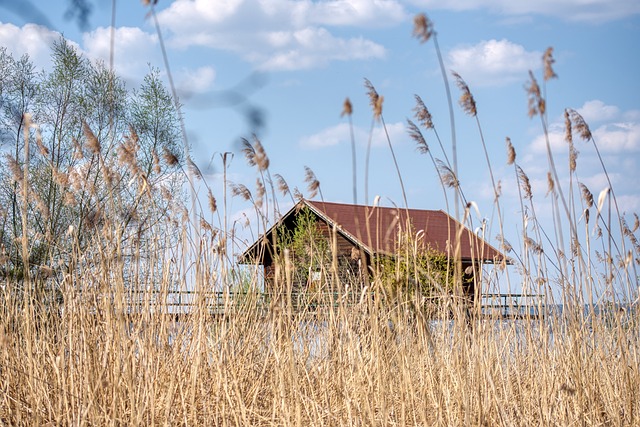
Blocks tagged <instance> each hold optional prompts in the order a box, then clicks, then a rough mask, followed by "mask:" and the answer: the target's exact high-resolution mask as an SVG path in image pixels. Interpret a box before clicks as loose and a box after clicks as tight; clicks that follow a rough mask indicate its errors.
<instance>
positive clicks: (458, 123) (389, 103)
mask: <svg viewBox="0 0 640 427" xmlns="http://www.w3.org/2000/svg"><path fill="white" fill-rule="evenodd" d="M81 3H82V2H81ZM70 4H71V2H70V1H63V0H52V1H47V2H36V1H35V0H31V1H28V0H24V1H22V2H12V1H9V0H0V46H4V47H6V48H7V49H8V50H9V52H12V53H13V54H15V55H21V54H23V53H28V54H29V55H30V56H31V58H32V59H33V61H34V62H35V63H36V64H37V65H38V66H39V67H43V68H46V67H47V66H49V55H50V51H49V46H50V45H51V43H52V42H53V41H54V40H55V39H56V38H58V37H59V36H60V34H62V35H63V36H64V37H66V38H67V39H68V40H70V41H71V42H73V43H74V44H75V45H76V46H77V47H78V49H79V50H80V51H81V52H83V53H84V54H85V55H87V56H88V57H89V58H91V59H93V60H104V61H106V62H107V63H108V61H109V55H110V52H111V47H110V46H111V42H110V35H111V24H112V22H115V27H114V34H115V42H114V51H113V54H114V65H115V70H116V72H117V73H118V74H119V75H120V76H122V77H123V78H124V79H125V81H126V82H127V84H128V85H129V87H136V86H137V85H138V84H139V83H140V82H141V80H142V78H143V77H144V75H145V74H146V73H147V72H148V71H149V67H150V66H153V67H157V68H159V69H160V70H161V73H162V75H163V76H164V78H165V79H166V78H167V75H168V70H167V67H166V66H165V64H164V62H163V57H162V51H161V43H160V37H159V34H158V31H157V29H156V27H155V21H154V19H153V15H152V14H151V13H150V11H151V9H150V7H149V6H147V5H145V4H143V2H140V1H135V0H133V1H132V0H128V1H126V2H125V1H119V2H116V4H115V11H116V14H115V17H114V16H113V15H112V11H113V9H112V7H113V3H112V2H111V1H107V0H93V1H91V0H86V1H85V2H84V3H83V4H87V5H89V6H90V10H89V11H88V14H87V16H86V17H87V20H86V22H84V23H83V22H82V21H81V20H79V19H78V14H75V15H74V14H72V13H69V10H70V9H69V5H70ZM154 10H155V13H156V16H157V22H158V24H159V28H160V35H161V37H162V40H163V42H164V44H165V46H166V53H167V58H168V62H169V67H170V72H171V75H172V77H173V80H174V83H175V87H176V90H177V92H178V94H179V97H180V102H181V104H182V105H183V111H182V113H183V115H184V120H185V125H186V129H187V135H188V141H189V144H190V145H191V152H192V157H193V159H194V161H195V162H196V164H197V165H198V166H199V168H200V169H201V171H202V172H203V175H204V179H205V181H206V183H207V184H208V185H209V186H210V187H211V189H212V192H213V194H214V195H215V196H216V198H217V199H218V200H219V201H221V200H222V198H223V181H222V179H221V176H222V172H223V171H222V162H221V154H222V153H225V152H230V153H233V158H232V160H231V162H230V164H229V168H228V179H229V180H230V181H232V182H233V183H236V184H244V185H246V186H247V187H248V188H249V189H254V187H255V180H256V177H257V173H256V171H255V169H252V168H250V167H248V166H247V165H246V162H245V160H244V158H243V155H242V153H241V152H240V150H239V148H240V145H239V141H240V139H241V138H249V139H250V138H251V136H252V135H253V134H255V135H256V136H257V137H258V138H259V139H260V141H261V142H262V145H263V146H264V148H265V150H266V152H267V155H268V157H269V159H270V170H271V173H272V174H276V173H277V174H280V175H281V176H282V177H284V179H285V180H286V181H287V183H288V185H289V187H290V188H292V189H293V188H294V187H297V188H298V189H299V190H300V191H301V192H302V193H303V194H307V184H306V183H305V181H304V178H305V166H307V167H309V168H310V169H311V170H313V172H314V173H315V175H316V177H317V179H318V180H319V181H320V188H321V191H322V195H323V197H324V199H325V200H327V201H336V202H353V185H352V174H353V169H352V158H351V137H350V135H351V131H350V125H349V120H348V118H347V117H345V116H341V112H342V110H343V103H344V100H345V98H347V97H348V98H349V99H350V100H351V103H352V105H353V115H352V117H351V118H352V123H353V126H354V137H355V144H356V152H357V163H356V164H357V166H356V174H357V181H358V182H357V187H356V188H357V192H358V202H360V203H363V202H365V198H364V197H365V191H364V190H365V184H364V181H365V173H364V171H365V169H366V168H365V159H366V153H367V147H368V144H369V142H370V143H371V148H370V157H369V166H368V170H369V174H368V175H369V179H368V191H367V194H366V195H367V196H368V198H367V202H368V203H372V202H373V200H374V198H375V197H376V196H380V199H379V200H380V203H381V204H382V205H386V206H392V205H398V206H402V205H403V204H404V201H403V196H402V187H401V186H400V181H399V179H398V175H397V172H396V169H395V167H394V162H393V160H392V156H391V151H390V149H389V143H388V140H387V137H386V135H388V138H389V140H390V141H391V145H392V147H393V154H394V155H395V156H396V160H397V163H398V166H399V169H400V173H401V176H402V182H403V184H404V190H405V192H406V196H407V202H408V205H409V206H410V207H412V208H425V209H445V207H446V202H445V199H444V196H443V191H442V188H441V186H440V184H439V178H438V174H437V171H436V169H435V168H434V167H433V165H432V163H431V160H430V158H429V156H428V155H425V154H421V153H419V152H418V151H417V149H416V144H415V142H414V141H413V140H412V139H411V138H410V137H409V135H408V133H407V130H406V119H407V118H412V119H413V114H414V112H413V108H414V107H415V100H414V94H418V95H420V96H421V97H422V98H423V100H424V102H425V104H426V106H427V107H428V109H429V111H430V112H431V114H432V116H433V122H434V125H435V128H436V131H437V133H438V135H439V136H440V138H441V141H442V143H443V146H444V149H445V150H446V152H447V154H446V155H447V156H449V157H451V155H452V152H451V150H452V132H451V122H450V120H449V109H448V103H447V96H446V91H445V86H444V84H443V78H442V74H441V72H440V68H439V63H438V57H437V54H436V49H435V46H434V42H433V40H431V41H428V42H427V43H420V41H419V40H417V39H416V38H414V37H412V30H413V18H414V16H415V15H416V14H417V13H426V14H427V16H428V17H429V19H430V20H431V21H432V22H433V24H434V28H435V31H436V32H437V40H438V44H439V47H440V51H441V54H442V59H443V61H444V66H445V69H446V70H447V75H448V80H449V84H450V87H451V94H452V97H453V104H454V105H453V106H454V123H455V134H456V140H457V156H458V159H457V160H458V178H459V181H460V184H461V187H462V189H463V191H464V192H465V195H466V197H467V199H468V200H471V201H474V202H475V203H476V205H477V207H478V209H477V211H476V210H475V209H474V210H473V212H472V215H473V216H474V217H475V218H476V223H479V222H480V221H481V220H482V218H486V219H488V220H489V222H490V223H492V224H496V221H495V219H493V220H492V219H491V218H494V215H495V211H494V209H493V207H494V204H493V189H492V187H491V179H490V175H489V171H488V168H487V162H486V160H485V154H484V151H483V148H482V139H481V136H480V135H482V137H483V138H484V141H485V144H486V147H487V152H488V156H489V159H490V163H491V167H492V172H493V174H494V176H495V180H496V182H498V181H499V182H500V185H501V189H502V195H501V198H500V202H501V208H502V215H503V217H504V222H505V237H507V239H508V240H509V241H510V242H511V244H512V245H513V246H518V245H519V244H521V240H522V239H521V237H520V236H521V228H522V221H521V215H522V208H521V205H520V202H519V199H518V186H517V183H516V181H515V175H514V169H513V166H509V165H507V163H506V159H507V152H506V148H505V147H506V146H505V138H506V137H509V138H510V139H511V141H512V143H513V146H514V148H515V150H516V154H517V157H516V162H517V164H518V165H519V166H520V167H521V168H522V170H523V171H524V172H525V173H526V174H527V175H528V176H529V178H530V180H531V183H532V185H533V200H534V202H535V203H536V214H537V215H538V217H539V218H540V220H541V221H542V222H545V221H546V222H547V223H549V222H550V221H551V212H552V209H551V196H549V195H548V194H547V193H548V191H547V186H548V184H547V172H548V171H549V166H548V163H547V155H546V148H545V147H546V144H545V139H544V134H543V128H542V124H541V120H540V118H539V117H533V118H530V117H529V116H528V106H527V93H526V91H525V85H526V84H527V81H528V80H529V71H532V72H533V74H534V76H535V77H536V79H537V80H538V82H539V83H540V84H542V83H543V78H542V76H543V74H542V73H543V69H542V55H543V53H544V52H545V50H546V49H547V48H549V47H553V49H554V50H553V57H554V59H555V63H554V64H553V68H554V71H555V72H556V74H557V79H551V80H549V81H547V82H546V84H545V88H544V90H545V94H546V95H545V98H546V103H547V104H546V105H547V120H548V133H549V141H550V145H551V147H552V150H553V153H554V157H555V160H556V164H557V167H558V175H559V178H560V181H561V185H562V186H563V187H565V186H567V185H568V172H567V164H568V162H567V151H568V148H567V147H568V146H567V143H566V142H565V141H564V133H565V131H564V116H563V114H564V111H565V109H566V108H571V109H574V110H576V111H578V112H579V113H580V114H581V115H582V116H583V117H584V119H585V120H586V121H587V123H588V124H589V127H590V129H591V131H592V133H593V135H594V138H595V141H596V144H597V148H598V149H599V151H600V154H601V155H602V158H603V160H604V163H605V166H606V168H607V172H608V173H609V176H610V179H611V181H612V184H613V188H614V190H615V194H616V196H617V199H618V203H619V206H620V209H621V210H622V211H623V212H624V213H625V214H626V215H627V218H628V219H627V221H628V222H630V223H633V217H631V215H632V214H633V213H634V212H640V192H639V191H638V182H639V181H640V172H639V171H638V170H639V163H640V83H639V80H638V79H639V77H638V76H640V42H639V41H640V2H638V1H637V0H590V1H585V0H553V1H551V0H537V1H515V2H514V1H511V0H450V1H436V0H406V1H404V0H402V1H401V0H321V1H312V0H300V1H297V0H174V1H169V0H159V1H158V2H157V4H156V5H155V9H154ZM451 71H455V72H457V73H458V74H459V75H460V76H461V77H462V78H463V79H464V80H465V81H466V83H467V84H468V86H469V88H470V90H471V93H472V94H473V96H474V98H475V101H476V103H477V111H478V115H477V118H478V122H479V123H480V127H478V124H477V122H476V120H475V118H473V117H470V116H469V115H466V114H465V113H464V111H463V110H462V109H461V108H460V106H459V105H458V98H459V96H460V91H459V90H458V88H456V87H455V85H454V82H453V80H452V77H451V74H450V72H451ZM365 78H367V79H368V80H369V81H370V82H371V83H372V84H373V86H374V87H375V88H376V90H377V92H378V93H379V94H380V95H382V96H383V97H384V103H383V112H382V118H383V120H384V126H383V123H382V121H380V120H373V112H372V109H371V107H370V105H369V99H368V97H367V94H366V88H365V87H364V79H365ZM167 81H168V80H167ZM385 128H386V129H385ZM479 129H480V130H481V134H480V131H479ZM423 133H424V135H425V137H426V140H427V143H428V144H429V147H430V150H431V152H432V154H433V156H434V157H435V158H438V159H444V154H443V152H442V150H441V149H440V147H439V145H438V142H437V140H436V139H435V134H434V132H433V131H427V130H423ZM575 145H576V149H577V150H578V152H579V155H578V158H577V171H576V178H577V179H578V180H579V181H580V182H581V183H583V184H585V185H586V186H587V187H588V188H589V190H590V191H591V192H592V193H593V194H594V197H596V199H597V197H598V195H599V194H600V193H601V192H602V191H603V190H604V189H605V188H607V187H608V185H609V184H608V182H607V180H606V176H605V174H604V173H603V169H602V166H601V165H600V161H599V159H598V157H597V155H596V152H595V149H594V145H593V144H592V143H587V142H584V141H581V140H579V138H577V137H575ZM229 156H231V155H229ZM229 158H231V157H229ZM199 185H200V187H201V188H202V187H203V184H202V183H201V184H199ZM450 197H452V196H450ZM280 199H281V200H280V202H281V210H282V211H283V212H284V211H286V209H287V208H288V207H289V206H291V200H290V199H288V198H286V197H281V198H280ZM287 200H288V201H287ZM577 203H579V202H577ZM251 210H252V209H251V207H250V206H248V205H247V204H246V203H245V202H243V201H242V200H241V199H239V198H232V197H230V198H229V200H228V207H227V211H228V213H229V217H230V222H234V221H235V222H237V224H239V225H238V230H239V235H240V236H243V237H242V238H243V239H247V240H251V238H252V236H254V232H255V231H254V230H256V229H255V228H253V227H252V231H251V232H248V231H246V230H245V231H244V232H243V231H242V230H241V228H242V225H241V224H244V222H245V218H247V217H248V218H254V217H255V215H252V214H251ZM451 213H453V212H451ZM495 227H497V225H496V226H494V229H493V231H491V233H490V236H489V240H490V242H491V243H493V244H496V240H495V235H496V234H497V231H496V228H495ZM258 232H259V230H258ZM243 233H244V234H243ZM247 243H251V242H250V241H247Z"/></svg>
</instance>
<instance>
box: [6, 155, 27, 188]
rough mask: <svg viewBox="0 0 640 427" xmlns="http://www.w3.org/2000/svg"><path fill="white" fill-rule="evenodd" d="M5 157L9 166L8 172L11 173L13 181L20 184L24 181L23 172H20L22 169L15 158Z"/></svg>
mask: <svg viewBox="0 0 640 427" xmlns="http://www.w3.org/2000/svg"><path fill="white" fill-rule="evenodd" d="M5 157H6V159H7V163H8V164H9V170H10V171H11V175H12V177H13V180H14V181H15V182H17V183H19V184H21V183H22V182H23V181H24V171H23V170H22V167H21V166H20V164H19V163H18V161H17V160H16V158H15V157H13V156H12V155H10V154H6V155H5Z"/></svg>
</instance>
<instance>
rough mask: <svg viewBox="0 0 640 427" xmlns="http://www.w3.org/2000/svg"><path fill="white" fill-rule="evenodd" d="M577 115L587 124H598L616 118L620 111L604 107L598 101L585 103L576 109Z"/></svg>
mask: <svg viewBox="0 0 640 427" xmlns="http://www.w3.org/2000/svg"><path fill="white" fill-rule="evenodd" d="M577 111H578V113H580V115H581V116H582V118H583V119H585V121H586V122H587V123H598V122H603V121H607V120H612V119H615V118H617V117H618V115H619V114H620V109H619V108H618V107H616V106H613V105H606V104H605V103H604V102H602V101H600V100H597V99H596V100H593V101H587V102H585V103H584V105H583V106H582V107H580V108H578V110H577Z"/></svg>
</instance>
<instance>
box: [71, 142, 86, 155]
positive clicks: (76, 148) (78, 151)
mask: <svg viewBox="0 0 640 427" xmlns="http://www.w3.org/2000/svg"><path fill="white" fill-rule="evenodd" d="M71 143H72V144H73V159H74V160H82V158H83V157H84V155H83V154H82V146H81V145H80V143H79V142H78V140H77V139H76V138H75V137H73V138H71Z"/></svg>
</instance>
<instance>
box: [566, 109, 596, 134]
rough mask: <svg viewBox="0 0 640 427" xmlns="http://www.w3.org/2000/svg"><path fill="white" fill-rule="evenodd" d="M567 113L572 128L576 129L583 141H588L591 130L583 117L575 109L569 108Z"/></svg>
mask: <svg viewBox="0 0 640 427" xmlns="http://www.w3.org/2000/svg"><path fill="white" fill-rule="evenodd" d="M569 114H570V115H571V120H572V122H573V130H574V131H576V132H577V133H578V134H579V135H580V138H582V139H583V140H585V141H589V140H591V139H592V134H591V130H590V129H589V125H588V124H587V122H586V121H585V120H584V118H583V117H582V116H581V115H580V113H578V112H577V111H576V110H571V109H570V110H569Z"/></svg>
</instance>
